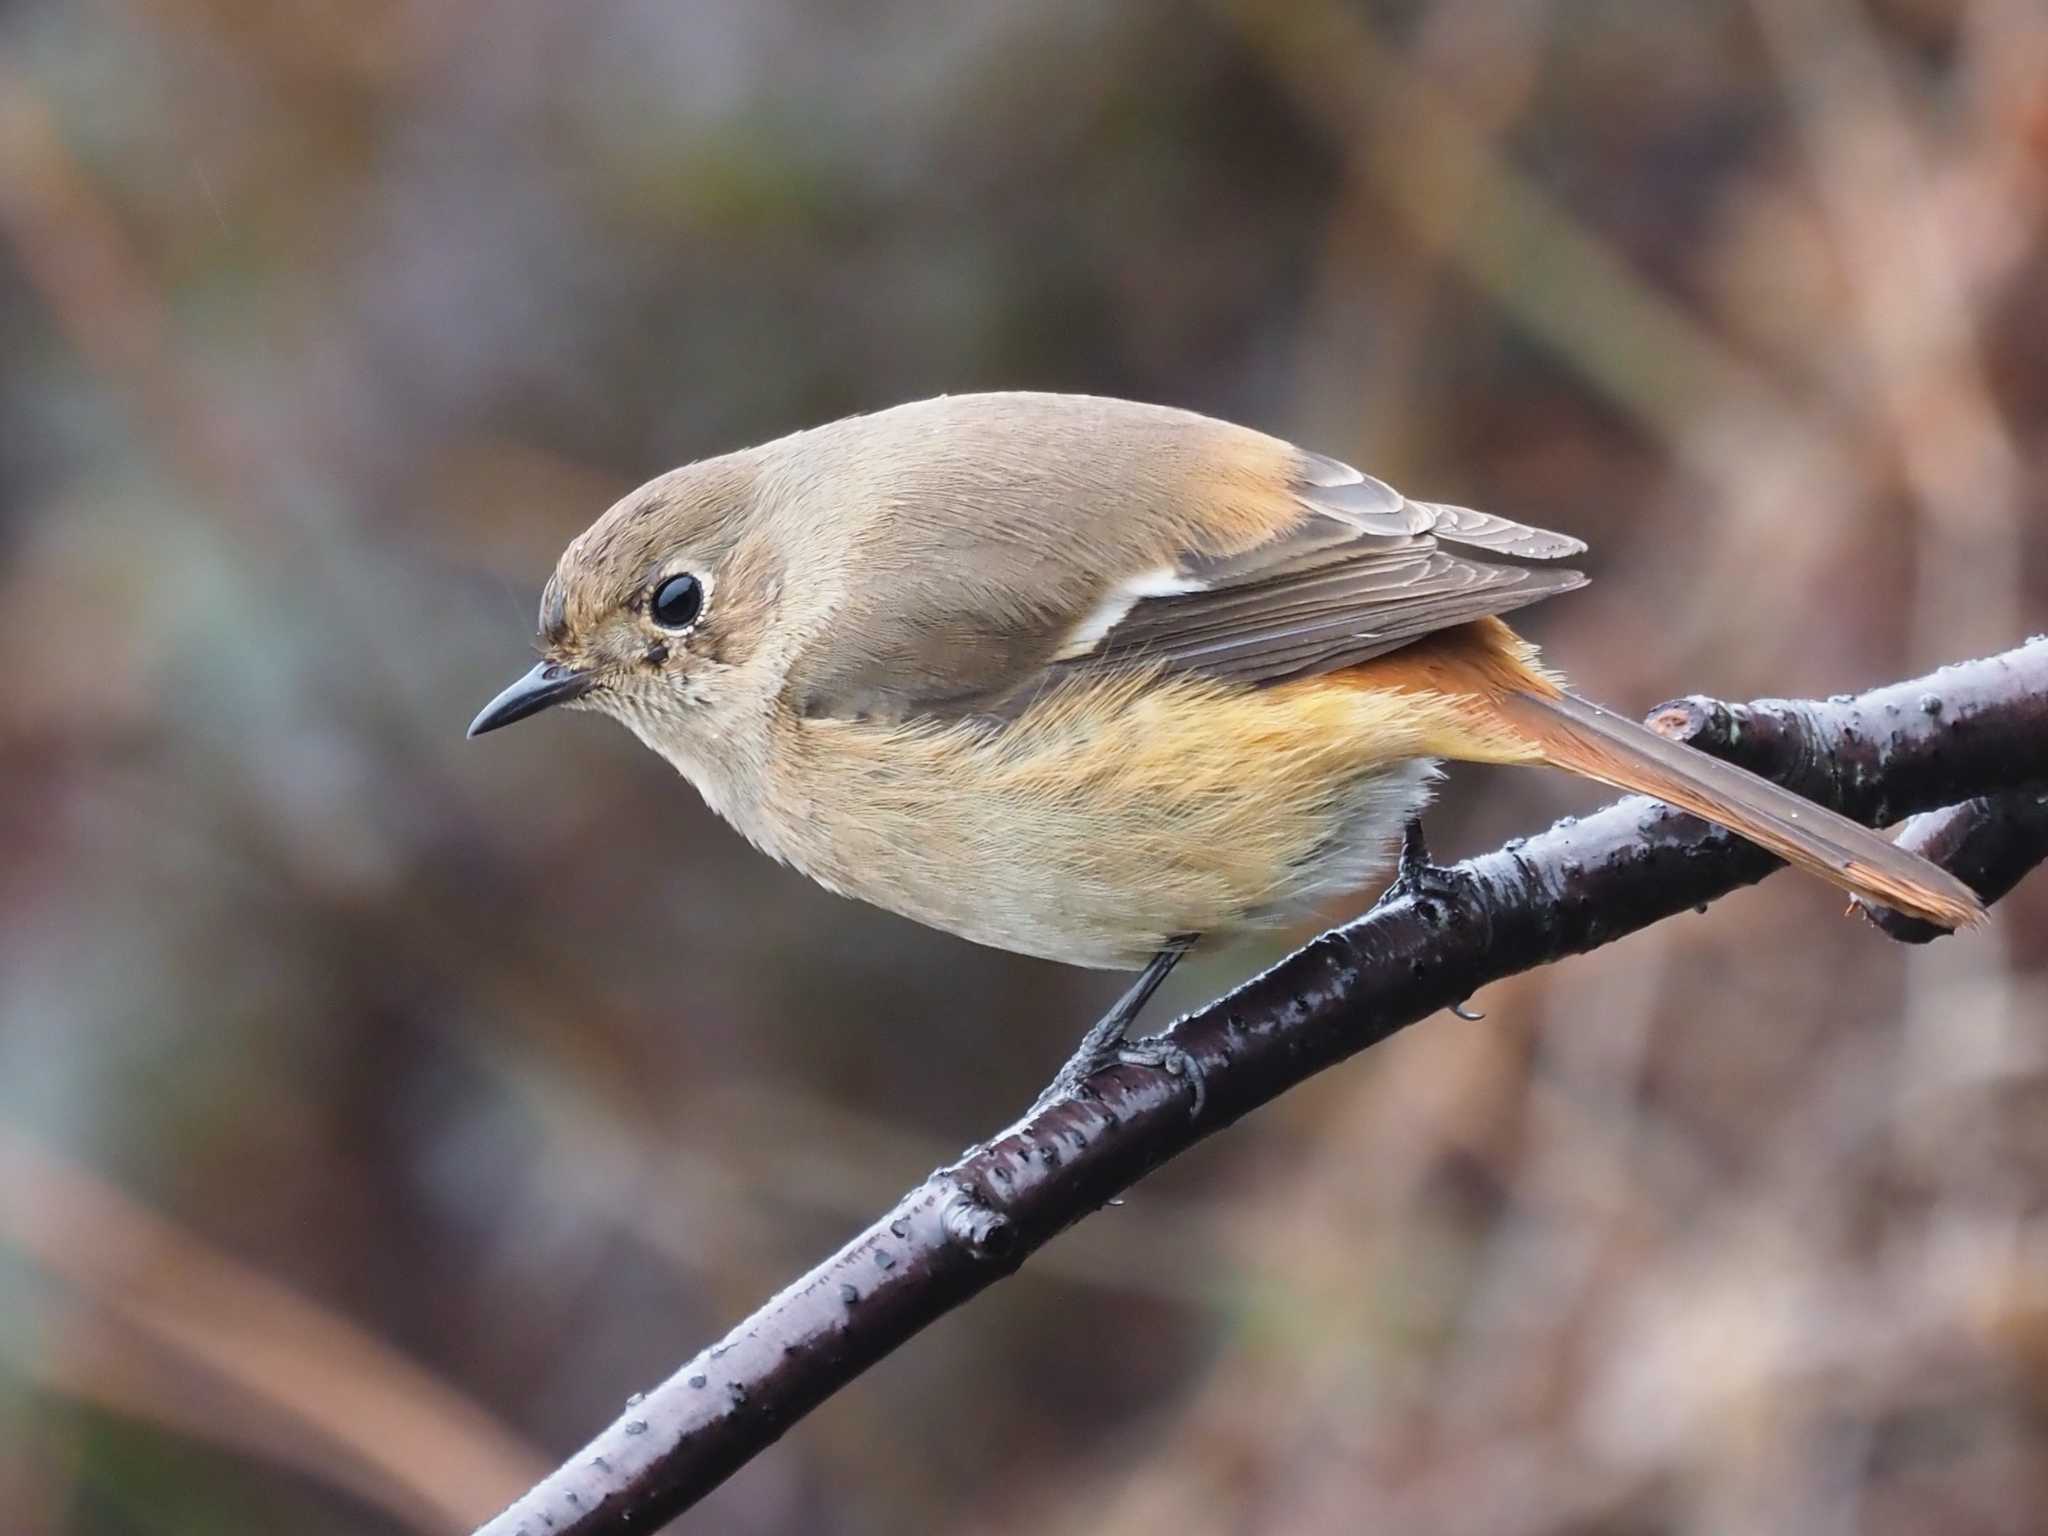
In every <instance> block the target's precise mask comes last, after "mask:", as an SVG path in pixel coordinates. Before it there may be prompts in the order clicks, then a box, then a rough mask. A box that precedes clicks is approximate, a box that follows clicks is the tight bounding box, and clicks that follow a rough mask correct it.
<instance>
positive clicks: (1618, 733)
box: [1358, 620, 1984, 928]
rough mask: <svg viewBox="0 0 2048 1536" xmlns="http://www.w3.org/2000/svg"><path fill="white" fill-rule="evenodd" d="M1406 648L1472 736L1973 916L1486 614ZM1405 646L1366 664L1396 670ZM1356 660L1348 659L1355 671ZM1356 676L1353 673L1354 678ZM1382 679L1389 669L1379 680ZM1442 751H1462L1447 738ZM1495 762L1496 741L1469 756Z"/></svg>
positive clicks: (1850, 876) (1891, 892)
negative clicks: (1608, 698)
mask: <svg viewBox="0 0 2048 1536" xmlns="http://www.w3.org/2000/svg"><path fill="white" fill-rule="evenodd" d="M1411 649H1412V650H1413V651H1416V652H1421V653H1422V654H1421V655H1417V656H1415V657H1414V658H1413V660H1414V661H1416V662H1421V663H1423V665H1424V667H1425V668H1426V669H1427V673H1428V674H1429V676H1428V685H1430V686H1435V687H1446V686H1448V687H1451V688H1455V689H1456V691H1457V693H1458V694H1459V695H1461V696H1462V697H1461V703H1463V704H1464V705H1465V710H1464V712H1466V713H1467V714H1468V715H1469V717H1470V718H1471V720H1472V723H1473V725H1474V727H1475V729H1476V730H1477V732H1478V733H1479V735H1480V737H1481V738H1482V739H1483V740H1485V741H1488V742H1493V741H1497V740H1498V736H1499V734H1500V732H1501V730H1502V728H1503V727H1505V728H1506V730H1507V731H1508V732H1509V733H1510V734H1512V735H1513V736H1514V737H1516V738H1519V739H1520V740H1521V741H1523V742H1526V743H1527V745H1528V747H1529V748H1530V749H1531V750H1530V752H1529V754H1528V756H1527V757H1526V758H1524V759H1523V760H1524V761H1529V760H1534V761H1537V762H1543V763H1547V764H1549V765H1551V766H1552V767H1556V768H1563V769H1566V770H1568V771H1570V772H1572V773H1576V774H1580V775H1582V776H1584V777H1586V778H1589V779H1594V780H1597V781H1598V782H1600V783H1602V784H1607V785H1611V786H1613V787H1614V788H1616V789H1625V790H1629V791H1632V792H1634V793H1636V794H1643V795H1650V796H1652V797H1654V798H1655V799H1658V800H1662V801H1665V802H1666V803H1668V804H1671V805H1675V806H1677V807H1679V809H1681V810H1685V811H1690V812H1691V813H1692V814H1693V815H1695V816H1700V817H1704V818H1705V819H1706V820H1708V821H1711V822H1713V823H1714V824H1715V825H1717V826H1721V827H1726V828H1727V829H1728V830H1729V831H1731V832H1735V833H1738V834H1740V835H1741V836H1743V837H1746V838H1748V839H1749V840H1750V841H1751V842H1753V843H1755V844H1757V845H1758V846H1759V847H1762V848H1766V849H1769V850H1770V851H1771V852H1772V853H1775V854H1776V855H1777V856H1778V857H1779V858H1781V859H1783V860H1785V862H1786V863H1788V864H1793V865H1796V866H1798V867H1799V868H1800V869H1804V870H1807V871H1809V872H1810V873H1812V874H1816V875H1818V876H1820V878H1821V879H1823V880H1826V881H1828V882H1830V883H1831V884H1834V885H1837V886H1840V887H1841V888H1842V889H1843V890H1846V891H1849V892H1852V893H1854V894H1855V895H1857V896H1861V897H1862V898H1864V899H1865V900H1866V901H1870V902H1875V903H1880V904H1882V905H1885V906H1890V907H1897V908H1898V909H1899V910H1901V911H1903V912H1910V913H1912V914H1913V915H1914V916H1916V917H1922V918H1925V919H1927V920H1928V921H1929V922H1934V923H1940V924H1941V925H1942V926H1944V927H1947V928H1963V927H1967V926H1969V925H1970V924H1972V923H1974V922H1977V921H1978V920H1980V919H1981V918H1982V917H1983V916H1984V905H1983V903H1982V902H1981V901H1979V900H1978V899H1977V896H1976V893H1975V892H1973V891H1972V890H1971V889H1970V888H1969V887H1968V886H1967V885H1965V884H1963V882H1962V881H1960V880H1958V879H1956V878H1955V876H1953V875H1951V874H1949V873H1948V872H1947V871H1946V870H1944V869H1941V868H1938V867H1937V866H1935V865H1934V864H1931V863H1929V862H1928V861H1927V860H1926V859H1923V858H1921V857H1920V856H1919V855H1917V854H1913V853H1909V852H1907V851H1906V850H1905V849H1903V848H1899V847H1897V846H1895V845H1894V844H1893V843H1891V842H1890V841H1889V840H1888V839H1886V838H1884V837H1882V836H1880V835H1879V834H1877V833H1876V832H1873V831H1871V830H1870V829H1869V828H1868V827H1864V826H1859V825H1857V823H1855V822H1853V821H1851V820H1849V819H1848V818H1847V817H1846V816H1841V815H1838V814H1837V813H1835V812H1834V811H1831V810H1828V809H1827V808H1826V807H1824V806H1820V805H1816V804H1815V803H1814V802H1813V801H1811V800H1808V799H1806V798H1804V797H1803V796H1800V795H1796V794H1794V793H1793V792H1792V791H1791V790H1789V789H1786V788H1784V787H1783V786H1781V785H1778V784H1773V783H1772V782H1771V781H1770V780H1768V779H1764V778H1759V777H1758V776H1757V775H1756V774H1753V773H1751V772H1749V771H1748V770H1747V769H1744V768H1738V767H1736V766H1735V765H1734V764H1733V763H1724V762H1722V761H1721V760H1720V759H1718V758H1713V757H1709V756H1707V754H1706V753H1704V752H1700V751H1697V750H1695V749H1694V748H1692V747H1688V746H1685V745H1683V744H1682V743H1680V742H1676V741H1672V740H1670V739H1669V738H1668V737H1664V736H1659V735H1658V734H1657V733H1656V732H1655V731H1652V730H1650V729H1648V728H1647V727H1645V726H1641V725H1638V724H1637V723H1636V722H1635V721H1633V720H1629V719H1626V718H1624V717H1622V716H1620V715H1616V714H1612V713H1610V712H1609V711H1607V710H1604V709H1602V708H1600V706H1599V705H1597V704H1589V703H1588V702H1586V701H1585V700H1584V699H1581V698H1578V697H1576V696H1575V695H1572V694H1569V693H1566V692H1565V691H1564V690H1563V689H1562V688H1560V687H1558V686H1557V684H1556V683H1555V682H1553V681H1552V680H1551V679H1550V678H1549V677H1548V676H1547V675H1546V674H1545V673H1544V672H1543V671H1542V670H1541V669H1540V668H1538V667H1537V666H1536V665H1534V652H1533V651H1532V650H1531V649H1530V647H1528V646H1527V645H1526V644H1525V643H1524V642H1522V641H1521V640H1520V638H1519V637H1517V636H1516V635H1515V634H1514V633H1513V632H1512V631H1510V630H1509V629H1508V628H1507V626H1506V625H1504V624H1501V623H1500V622H1499V621H1498V620H1491V621H1485V622H1483V623H1481V624H1474V625H1469V626H1466V627H1464V628H1463V629H1462V630H1452V631H1447V632H1444V633H1443V634H1441V635H1437V636H1431V637H1430V639H1429V640H1426V641H1423V642H1421V643H1420V644H1418V645H1417V646H1415V647H1412V648H1411ZM1408 655H1409V652H1408V651H1397V652H1394V653H1393V654H1391V655H1389V656H1387V657H1385V658H1384V659H1383V660H1381V661H1379V662H1377V663H1368V664H1367V665H1368V667H1372V668H1374V669H1375V670H1378V669H1384V672H1383V674H1382V676H1383V677H1385V676H1386V675H1387V674H1396V675H1398V674H1399V673H1400V672H1402V671H1406V670H1407V668H1405V667H1403V666H1402V661H1403V659H1404V658H1406V657H1408ZM1365 670H1367V668H1364V667H1362V668H1359V669H1358V671H1360V672H1363V671H1365ZM1361 680H1362V679H1361ZM1390 680H1391V679H1390ZM1444 747H1445V750H1444V751H1443V753H1442V755H1444V756H1447V757H1461V756H1466V755H1468V754H1466V753H1463V752H1460V751H1459V750H1458V749H1457V744H1456V743H1455V742H1450V743H1445V744H1444ZM1469 755H1470V756H1472V757H1477V758H1481V759H1491V760H1496V761H1497V760H1499V759H1500V757H1501V754H1500V753H1499V751H1498V749H1497V748H1482V749H1481V750H1477V751H1474V752H1472V753H1470V754H1469Z"/></svg>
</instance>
